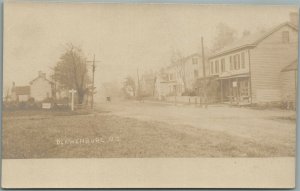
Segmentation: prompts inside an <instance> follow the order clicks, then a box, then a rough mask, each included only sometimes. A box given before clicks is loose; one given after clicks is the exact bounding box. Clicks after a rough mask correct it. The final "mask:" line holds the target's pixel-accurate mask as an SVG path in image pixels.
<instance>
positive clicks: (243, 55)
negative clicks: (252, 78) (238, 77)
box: [241, 52, 245, 68]
mask: <svg viewBox="0 0 300 191" xmlns="http://www.w3.org/2000/svg"><path fill="white" fill-rule="evenodd" d="M241 55H242V68H245V53H244V52H242V54H241Z"/></svg>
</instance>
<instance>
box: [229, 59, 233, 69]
mask: <svg viewBox="0 0 300 191" xmlns="http://www.w3.org/2000/svg"><path fill="white" fill-rule="evenodd" d="M229 62H230V70H233V62H232V56H230V57H229Z"/></svg>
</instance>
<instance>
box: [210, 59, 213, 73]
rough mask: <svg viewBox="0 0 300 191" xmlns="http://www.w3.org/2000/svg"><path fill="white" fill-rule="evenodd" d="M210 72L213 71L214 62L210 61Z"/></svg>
mask: <svg viewBox="0 0 300 191" xmlns="http://www.w3.org/2000/svg"><path fill="white" fill-rule="evenodd" d="M210 73H211V74H213V73H214V62H210Z"/></svg>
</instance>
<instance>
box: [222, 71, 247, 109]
mask: <svg viewBox="0 0 300 191" xmlns="http://www.w3.org/2000/svg"><path fill="white" fill-rule="evenodd" d="M219 81H220V94H221V95H220V97H221V103H228V104H231V105H249V104H251V84H250V76H249V74H243V75H237V76H230V77H222V78H219Z"/></svg>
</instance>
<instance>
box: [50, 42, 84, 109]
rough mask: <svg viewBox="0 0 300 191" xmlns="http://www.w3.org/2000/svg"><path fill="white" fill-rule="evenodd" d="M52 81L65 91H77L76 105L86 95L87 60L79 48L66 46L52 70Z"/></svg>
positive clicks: (70, 45)
mask: <svg viewBox="0 0 300 191" xmlns="http://www.w3.org/2000/svg"><path fill="white" fill-rule="evenodd" d="M54 71H55V74H54V79H55V80H56V81H57V82H58V83H59V84H60V85H62V86H63V87H64V88H66V89H75V90H76V91H77V98H78V103H79V104H81V103H82V102H83V98H84V95H85V94H86V93H88V83H89V76H88V70H87V60H86V58H85V56H84V54H83V52H82V50H81V49H80V48H79V47H76V46H74V45H72V44H68V45H67V47H66V50H65V52H64V53H63V54H62V55H61V57H60V60H59V62H58V63H57V64H56V66H55V68H54Z"/></svg>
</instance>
